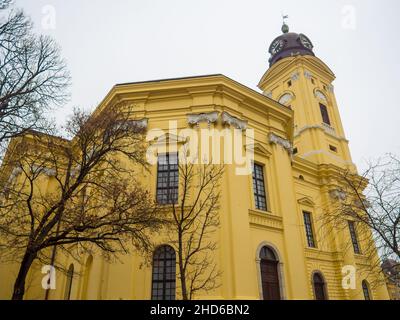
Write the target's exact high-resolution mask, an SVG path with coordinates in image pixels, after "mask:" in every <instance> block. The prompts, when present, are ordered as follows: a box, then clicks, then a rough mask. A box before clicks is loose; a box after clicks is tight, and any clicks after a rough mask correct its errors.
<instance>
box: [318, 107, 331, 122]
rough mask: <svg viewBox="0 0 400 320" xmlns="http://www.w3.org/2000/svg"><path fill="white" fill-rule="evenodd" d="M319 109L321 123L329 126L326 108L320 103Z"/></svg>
mask: <svg viewBox="0 0 400 320" xmlns="http://www.w3.org/2000/svg"><path fill="white" fill-rule="evenodd" d="M319 108H320V110H321V116H322V121H323V122H324V123H326V124H328V125H331V121H330V119H329V114H328V108H327V107H326V106H325V105H323V104H322V103H320V104H319Z"/></svg>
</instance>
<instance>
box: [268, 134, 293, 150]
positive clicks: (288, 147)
mask: <svg viewBox="0 0 400 320" xmlns="http://www.w3.org/2000/svg"><path fill="white" fill-rule="evenodd" d="M268 137H269V139H268V140H269V143H274V144H277V145H280V146H281V147H282V148H284V149H285V150H287V151H288V152H289V153H292V144H291V143H290V141H289V140H286V139H284V138H281V137H279V136H277V135H276V134H275V133H272V132H271V133H270V134H269V136H268Z"/></svg>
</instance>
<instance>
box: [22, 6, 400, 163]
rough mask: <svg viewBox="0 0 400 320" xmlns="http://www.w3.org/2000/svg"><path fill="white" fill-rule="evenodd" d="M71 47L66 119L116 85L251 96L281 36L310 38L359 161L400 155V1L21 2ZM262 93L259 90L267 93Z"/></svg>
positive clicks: (44, 29)
mask: <svg viewBox="0 0 400 320" xmlns="http://www.w3.org/2000/svg"><path fill="white" fill-rule="evenodd" d="M16 5H17V6H19V7H22V8H24V10H25V11H26V13H27V14H28V15H30V16H31V17H32V19H33V21H34V23H35V28H36V29H37V32H40V33H44V34H50V35H52V36H54V38H55V39H56V40H57V41H58V43H59V44H60V46H61V47H62V53H63V56H64V57H65V58H66V60H67V62H68V66H69V69H70V71H71V74H72V80H73V85H72V88H71V100H70V102H69V103H68V104H67V105H66V106H64V107H63V108H62V109H61V110H59V111H58V112H57V113H56V119H57V122H58V123H60V124H62V123H63V121H64V120H65V118H66V117H67V116H68V115H69V114H71V110H72V108H73V107H74V106H80V107H84V108H90V109H93V108H94V107H96V106H97V104H98V103H99V102H100V101H101V100H102V98H103V97H104V96H105V95H106V94H107V92H108V91H109V90H110V89H111V87H112V86H113V85H114V84H116V83H121V82H131V81H142V80H151V79H161V78H171V77H181V76H192V75H201V74H211V73H222V74H224V75H226V76H229V77H231V78H233V79H234V80H236V81H239V82H241V83H243V84H245V85H247V86H249V87H250V88H253V89H257V88H256V86H257V83H258V81H259V79H260V78H261V76H262V75H263V73H264V72H265V71H266V69H267V67H268V58H269V54H268V52H267V51H268V46H269V44H270V42H271V41H272V40H273V39H274V38H275V37H276V36H278V35H279V34H280V33H281V31H280V28H281V25H282V18H281V16H282V13H285V14H288V15H289V20H288V24H289V26H290V29H291V31H294V32H298V33H300V32H301V33H304V34H306V35H307V36H308V37H309V38H310V39H311V41H312V42H313V44H314V47H315V48H314V52H315V53H316V55H317V56H318V57H319V58H321V59H322V60H323V61H324V62H325V63H327V64H328V66H329V67H330V68H331V69H332V70H333V72H334V73H335V74H336V77H337V79H336V80H335V82H334V85H335V93H336V98H337V100H338V104H339V109H340V113H341V116H342V121H343V124H344V128H345V132H346V137H347V138H348V139H349V140H350V148H351V152H352V156H353V160H354V162H355V163H356V164H357V165H358V166H359V167H363V163H364V161H365V160H367V159H370V158H375V157H378V156H380V155H382V154H384V153H386V152H393V153H397V154H400V139H399V136H400V123H399V122H400V104H399V94H400V80H399V77H400V36H399V34H398V33H399V32H400V28H399V27H400V22H399V21H400V19H399V15H400V1H398V0H380V1H378V0H358V1H354V0H347V1H342V0H301V1H299V0H293V1H289V0H286V1H282V0H279V1H276V0H275V1H270V0H241V1H234V0H226V1H225V0H224V1H221V0H201V1H200V0H197V1H194V0H193V1H192V0H114V1H109V0H108V1H106V0H96V1H95V0H68V1H63V0H34V1H33V0H16ZM257 90H258V89H257Z"/></svg>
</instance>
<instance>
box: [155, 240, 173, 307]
mask: <svg viewBox="0 0 400 320" xmlns="http://www.w3.org/2000/svg"><path fill="white" fill-rule="evenodd" d="M175 265H176V257H175V250H174V249H173V248H172V247H170V246H165V245H164V246H161V247H158V248H157V249H156V251H155V252H154V255H153V279H152V288H151V299H152V300H175V285H176V283H175V279H176V270H175V268H176V266H175Z"/></svg>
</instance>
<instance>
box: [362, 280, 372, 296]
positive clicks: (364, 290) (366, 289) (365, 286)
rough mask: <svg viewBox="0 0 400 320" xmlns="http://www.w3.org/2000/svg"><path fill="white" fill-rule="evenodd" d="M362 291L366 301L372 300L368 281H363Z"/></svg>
mask: <svg viewBox="0 0 400 320" xmlns="http://www.w3.org/2000/svg"><path fill="white" fill-rule="evenodd" d="M362 289H363V293H364V299H365V300H371V295H370V294H369V287H368V283H367V281H366V280H363V282H362Z"/></svg>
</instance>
